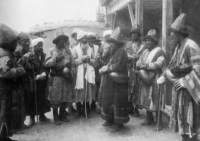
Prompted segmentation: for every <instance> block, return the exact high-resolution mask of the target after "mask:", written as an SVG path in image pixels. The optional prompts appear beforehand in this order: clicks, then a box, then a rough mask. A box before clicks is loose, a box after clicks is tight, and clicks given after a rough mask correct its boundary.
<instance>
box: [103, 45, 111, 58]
mask: <svg viewBox="0 0 200 141" xmlns="http://www.w3.org/2000/svg"><path fill="white" fill-rule="evenodd" d="M109 47H110V45H109V44H108V43H106V42H104V43H103V57H105V56H106V55H107V54H108V53H109Z"/></svg>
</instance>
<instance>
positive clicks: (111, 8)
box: [107, 0, 162, 14]
mask: <svg viewBox="0 0 200 141" xmlns="http://www.w3.org/2000/svg"><path fill="white" fill-rule="evenodd" d="M129 2H131V4H132V5H133V6H134V5H135V0H112V1H111V2H110V3H109V4H108V5H107V8H108V14H113V13H115V12H116V11H119V10H121V9H123V8H125V7H127V6H128V3H129ZM144 9H146V10H155V9H157V10H158V9H160V10H161V9H162V0H144Z"/></svg>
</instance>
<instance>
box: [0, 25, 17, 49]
mask: <svg viewBox="0 0 200 141" xmlns="http://www.w3.org/2000/svg"><path fill="white" fill-rule="evenodd" d="M16 44H17V34H16V32H15V31H14V30H12V29H11V28H10V27H8V26H7V25H4V24H0V47H2V48H4V49H8V50H13V49H14V48H15V47H16Z"/></svg>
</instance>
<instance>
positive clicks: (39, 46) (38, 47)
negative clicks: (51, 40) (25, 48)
mask: <svg viewBox="0 0 200 141" xmlns="http://www.w3.org/2000/svg"><path fill="white" fill-rule="evenodd" d="M34 52H35V53H42V52H43V43H42V42H39V43H38V44H37V45H36V46H35V47H34Z"/></svg>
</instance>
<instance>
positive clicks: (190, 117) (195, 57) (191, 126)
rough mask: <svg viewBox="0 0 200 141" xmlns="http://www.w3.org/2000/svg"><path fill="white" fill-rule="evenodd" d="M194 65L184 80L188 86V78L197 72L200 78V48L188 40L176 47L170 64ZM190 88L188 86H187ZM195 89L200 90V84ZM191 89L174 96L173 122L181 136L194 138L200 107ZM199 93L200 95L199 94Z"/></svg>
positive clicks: (178, 92)
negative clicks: (176, 124)
mask: <svg viewBox="0 0 200 141" xmlns="http://www.w3.org/2000/svg"><path fill="white" fill-rule="evenodd" d="M181 65H192V66H193V71H192V72H190V73H189V74H187V75H185V76H184V77H182V78H181V79H183V81H184V83H185V84H188V78H191V77H190V76H191V75H192V73H194V72H195V74H196V76H197V79H199V78H200V48H199V46H198V45H197V44H196V43H195V42H194V41H193V40H191V39H189V38H186V39H184V40H183V41H182V43H181V44H180V45H179V46H177V47H176V49H175V51H174V55H173V57H172V59H171V62H170V66H169V67H170V68H172V67H173V66H181ZM187 86H188V85H187ZM195 87H196V88H199V89H200V83H195ZM189 89H190V88H185V89H180V90H178V91H177V92H175V91H174V94H173V100H172V101H173V104H172V107H173V113H172V120H173V121H175V122H176V121H177V123H178V129H179V133H180V134H181V135H189V136H192V135H193V134H194V133H195V132H196V131H197V128H198V127H199V120H198V119H199V115H200V114H199V109H200V108H199V105H198V104H196V102H195V100H194V99H193V98H192V96H191V94H190V93H189V91H190V90H189ZM197 93H200V91H199V92H197Z"/></svg>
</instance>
